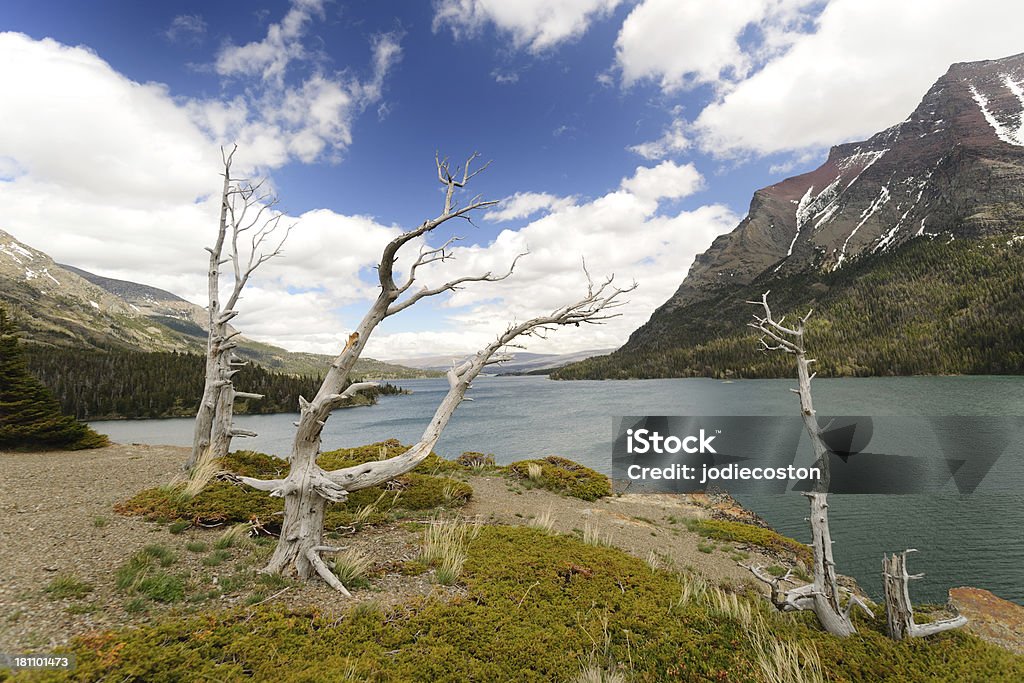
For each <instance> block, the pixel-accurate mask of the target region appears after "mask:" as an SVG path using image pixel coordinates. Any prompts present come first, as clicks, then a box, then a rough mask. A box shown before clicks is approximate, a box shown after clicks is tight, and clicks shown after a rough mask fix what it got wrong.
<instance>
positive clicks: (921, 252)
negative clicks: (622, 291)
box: [552, 227, 1024, 379]
mask: <svg viewBox="0 0 1024 683" xmlns="http://www.w3.org/2000/svg"><path fill="white" fill-rule="evenodd" d="M1021 232H1022V234H1021V235H1020V236H1016V237H1012V236H1011V237H1009V238H1008V237H991V238H987V239H983V240H970V241H968V240H951V239H949V238H948V237H946V238H942V239H940V238H935V239H923V240H914V241H912V242H909V243H907V244H906V245H904V246H902V247H900V248H898V249H895V250H892V251H889V252H883V253H879V254H874V255H868V256H863V257H861V258H858V259H854V260H853V261H851V262H850V263H849V264H848V265H847V266H845V267H844V268H841V269H839V270H837V271H834V272H831V273H826V274H824V275H818V274H816V273H797V274H794V275H789V276H787V277H784V278H774V279H772V280H771V281H770V282H765V281H755V282H754V283H751V284H749V285H734V286H732V287H722V288H720V289H717V290H716V291H715V292H714V293H713V294H711V295H710V296H708V297H707V298H704V299H701V300H699V301H695V302H692V303H689V304H686V305H684V306H680V307H677V308H675V309H672V310H671V311H663V312H661V313H659V314H658V315H656V316H654V317H652V319H651V321H650V322H649V323H647V325H645V326H644V327H643V328H641V329H640V330H638V331H637V332H636V333H634V334H633V336H632V337H631V338H630V340H629V341H628V342H627V343H626V345H625V346H623V347H622V348H621V349H619V350H618V351H616V352H615V353H613V354H611V355H608V356H600V357H596V358H591V359H589V360H586V361H583V362H582V363H577V364H575V365H571V366H568V367H566V368H562V369H561V370H558V371H556V372H554V373H552V377H553V378H555V379H602V378H611V379H630V378H653V377H694V376H708V377H723V378H724V377H788V376H792V375H793V373H794V369H793V364H792V359H791V358H790V357H788V356H787V355H786V354H782V353H762V352H759V351H758V345H757V335H756V334H754V332H753V330H751V329H750V328H748V327H746V324H747V322H749V321H750V320H751V315H752V314H753V313H755V312H757V311H756V310H755V308H754V307H753V306H751V305H749V304H746V303H744V302H745V301H747V300H757V299H759V298H760V296H761V294H762V293H763V292H764V291H765V290H767V289H771V295H770V300H771V301H772V303H773V310H774V312H775V313H776V314H778V315H780V316H781V315H783V314H786V315H788V316H790V317H789V319H790V320H792V319H793V316H795V315H797V314H799V315H803V314H805V313H806V312H807V311H808V310H810V309H812V308H813V309H814V315H813V316H812V317H811V319H810V321H809V325H808V329H807V344H808V348H810V349H811V353H812V354H813V355H814V357H815V358H817V359H818V363H817V364H816V365H815V370H816V371H817V372H818V373H819V374H820V375H822V376H868V375H912V374H1021V373H1024V227H1022V230H1021Z"/></svg>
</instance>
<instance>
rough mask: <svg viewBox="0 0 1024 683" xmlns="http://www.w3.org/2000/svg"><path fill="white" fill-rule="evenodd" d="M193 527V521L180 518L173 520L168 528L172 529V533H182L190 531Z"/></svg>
mask: <svg viewBox="0 0 1024 683" xmlns="http://www.w3.org/2000/svg"><path fill="white" fill-rule="evenodd" d="M191 528H192V522H190V521H188V520H187V519H179V520H177V521H174V522H171V525H170V526H169V527H167V530H168V531H170V532H171V533H172V534H180V533H183V532H185V531H188V530H189V529H191Z"/></svg>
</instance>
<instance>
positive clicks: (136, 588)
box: [114, 545, 185, 602]
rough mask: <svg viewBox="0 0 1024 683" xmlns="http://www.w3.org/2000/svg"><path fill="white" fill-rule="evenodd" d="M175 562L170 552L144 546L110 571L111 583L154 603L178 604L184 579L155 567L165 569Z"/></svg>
mask: <svg viewBox="0 0 1024 683" xmlns="http://www.w3.org/2000/svg"><path fill="white" fill-rule="evenodd" d="M176 560H177V557H176V556H175V555H174V553H173V552H171V551H170V550H169V549H167V548H165V547H163V546H159V545H150V546H146V547H145V548H143V549H142V550H140V551H139V552H137V553H135V554H134V555H132V556H131V557H130V558H129V559H128V561H127V562H126V563H125V564H123V565H121V567H119V568H118V569H117V571H116V572H114V584H115V585H116V586H117V587H118V588H119V589H120V590H123V591H127V592H130V593H137V594H141V595H144V596H146V597H148V598H149V599H151V600H155V601H157V602H178V601H179V600H181V599H182V598H184V597H185V580H184V579H183V578H181V577H180V576H176V575H173V574H170V573H169V572H166V571H163V570H162V569H158V568H157V567H158V566H159V567H169V566H170V565H171V564H173V563H174V562H175V561H176Z"/></svg>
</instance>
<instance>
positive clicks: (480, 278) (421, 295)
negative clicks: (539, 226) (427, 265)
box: [385, 253, 526, 316]
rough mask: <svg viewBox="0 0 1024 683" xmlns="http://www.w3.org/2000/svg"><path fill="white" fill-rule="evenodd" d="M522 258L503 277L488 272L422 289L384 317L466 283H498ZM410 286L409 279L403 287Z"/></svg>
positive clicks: (451, 290) (513, 263) (398, 303)
mask: <svg viewBox="0 0 1024 683" xmlns="http://www.w3.org/2000/svg"><path fill="white" fill-rule="evenodd" d="M523 256H526V253H522V254H519V255H518V256H516V257H515V259H513V260H512V265H511V266H509V268H508V272H507V273H505V274H504V275H492V274H491V273H489V272H488V273H484V274H483V275H468V276H466V277H460V278H456V279H455V280H451V281H449V282H446V283H444V284H443V285H441V286H440V287H434V288H432V289H431V288H428V287H424V288H423V289H421V290H420V291H418V292H416V293H415V294H413V295H412V296H411V297H409V298H408V299H406V300H405V301H401V302H395V303H393V304H391V305H390V306H388V309H387V312H386V314H385V315H386V316H392V315H394V314H395V313H398V312H400V311H404V310H405V309H407V308H409V307H410V306H412V305H413V304H415V303H416V302H417V301H419V300H420V299H425V298H426V297H429V296H436V295H438V294H441V293H442V292H454V291H455V290H457V289H459V285H463V284H465V283H467V282H500V281H502V280H504V279H505V278H507V277H509V276H511V275H512V271H514V270H515V267H516V264H517V263H518V262H519V259H521V258H522V257H523ZM410 284H412V280H411V279H410V280H409V283H408V284H406V285H405V287H408V286H409V285H410ZM403 289H404V288H403Z"/></svg>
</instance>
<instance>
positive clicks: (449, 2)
mask: <svg viewBox="0 0 1024 683" xmlns="http://www.w3.org/2000/svg"><path fill="white" fill-rule="evenodd" d="M621 2H622V0H515V1H514V2H507V1H506V0H438V1H437V2H435V3H434V31H439V30H441V29H442V28H444V27H448V28H450V29H451V31H452V33H453V34H454V35H455V36H456V37H461V36H473V35H476V34H478V33H479V32H480V31H481V29H483V27H484V26H486V25H488V24H493V25H494V26H495V27H496V28H497V29H498V30H499V31H501V32H503V33H506V34H508V35H510V36H511V38H512V42H513V45H514V46H515V47H516V48H517V49H521V48H526V49H528V50H530V51H531V52H535V53H536V52H543V51H545V50H548V49H550V48H552V47H554V46H556V45H558V44H559V43H562V42H565V41H567V40H571V39H573V38H578V37H579V36H581V35H583V34H584V33H585V32H586V30H587V28H588V27H589V26H590V23H591V22H592V21H594V20H595V19H599V18H601V17H604V16H607V15H608V14H610V13H611V12H612V11H613V10H614V9H615V8H616V7H617V6H618V5H619V4H620V3H621Z"/></svg>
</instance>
